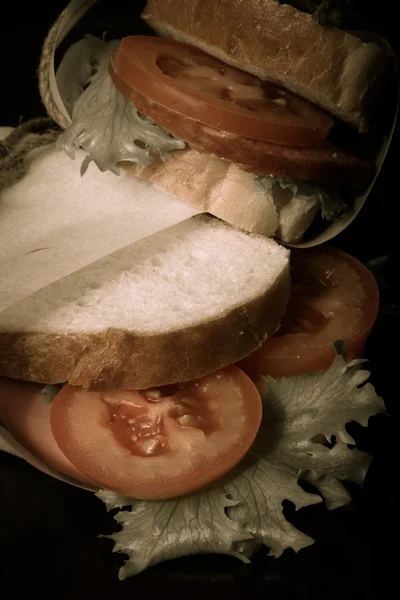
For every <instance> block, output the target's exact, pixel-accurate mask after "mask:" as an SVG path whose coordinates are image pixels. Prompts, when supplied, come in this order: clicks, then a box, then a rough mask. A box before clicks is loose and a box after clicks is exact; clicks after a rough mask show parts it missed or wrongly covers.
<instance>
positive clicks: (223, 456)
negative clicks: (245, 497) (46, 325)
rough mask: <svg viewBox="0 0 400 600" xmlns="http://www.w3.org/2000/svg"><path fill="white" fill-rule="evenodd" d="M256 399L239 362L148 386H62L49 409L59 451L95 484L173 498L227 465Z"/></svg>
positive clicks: (243, 447)
mask: <svg viewBox="0 0 400 600" xmlns="http://www.w3.org/2000/svg"><path fill="white" fill-rule="evenodd" d="M261 416H262V405H261V398H260V395H259V393H258V391H257V389H256V387H255V385H254V384H253V382H252V381H251V380H250V379H249V378H248V377H247V376H246V375H245V374H244V373H243V372H242V371H241V370H240V369H238V368H237V367H234V366H232V367H228V368H226V369H223V370H221V371H219V372H217V373H214V374H212V375H208V376H206V377H203V378H201V379H198V380H196V381H192V382H189V383H184V384H179V385H176V386H168V387H165V388H158V389H154V390H147V391H146V392H136V391H104V392H98V391H87V390H84V389H83V388H77V387H73V386H70V385H66V386H65V387H64V388H63V389H62V390H61V391H60V393H59V394H58V395H57V397H56V398H55V400H54V401H53V403H52V408H51V416H50V420H51V427H52V431H53V435H54V438H55V440H56V441H57V443H58V445H59V446H60V448H61V450H62V452H63V453H64V454H65V455H66V456H67V457H68V458H69V460H70V461H71V462H72V463H73V464H74V465H75V466H76V468H77V469H79V470H81V471H83V472H84V473H86V474H87V475H88V476H89V477H90V478H92V479H94V480H95V481H97V482H98V484H99V485H101V486H103V487H105V488H107V489H110V490H113V491H115V492H117V493H120V494H123V495H126V496H129V497H131V498H145V499H147V498H150V499H151V498H172V497H175V496H179V495H182V494H186V493H188V492H191V491H193V490H196V489H198V488H200V487H202V486H204V485H206V484H208V483H210V482H212V481H214V480H216V479H218V478H219V477H221V476H222V475H223V474H224V473H226V472H227V471H229V470H230V469H231V468H232V467H233V466H234V465H235V464H236V463H238V462H239V460H240V459H241V458H242V457H243V456H244V455H245V454H246V452H247V450H248V449H249V447H250V446H251V444H252V443H253V440H254V438H255V436H256V434H257V431H258V428H259V426H260V422H261Z"/></svg>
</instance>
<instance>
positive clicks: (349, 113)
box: [142, 0, 387, 131]
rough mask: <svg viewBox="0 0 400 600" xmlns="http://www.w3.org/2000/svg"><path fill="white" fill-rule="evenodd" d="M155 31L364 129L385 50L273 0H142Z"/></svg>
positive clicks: (376, 94) (148, 19)
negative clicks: (193, 46) (190, 45)
mask: <svg viewBox="0 0 400 600" xmlns="http://www.w3.org/2000/svg"><path fill="white" fill-rule="evenodd" d="M142 18H143V19H144V20H145V21H146V22H147V23H148V24H149V25H150V26H151V27H152V28H153V29H154V30H155V31H156V32H157V33H158V34H160V35H163V36H166V37H172V38H174V39H176V40H178V41H182V42H186V43H189V44H192V45H195V46H197V47H199V48H201V49H202V50H204V51H205V52H208V53H209V54H212V55H213V56H216V57H217V58H219V59H221V60H223V61H225V62H226V63H228V64H231V65H233V66H235V67H238V68H241V69H243V70H245V71H248V72H249V73H253V74H254V75H257V76H258V77H260V78H261V79H263V80H268V81H272V82H274V83H277V84H280V85H283V86H284V87H286V88H287V89H289V90H291V91H292V92H294V93H296V94H299V95H300V96H302V97H304V98H306V99H308V100H310V101H311V102H314V103H315V104H318V105H319V106H320V107H322V108H324V109H325V110H327V111H328V112H329V113H330V114H332V115H334V116H336V117H338V118H340V119H342V120H343V121H345V122H346V123H348V124H349V125H351V126H353V127H356V128H358V129H359V130H360V131H366V130H367V129H368V123H369V121H370V118H371V114H372V112H373V109H374V106H375V104H376V101H377V99H378V94H379V89H380V84H381V80H382V77H383V73H384V71H385V67H386V65H387V55H386V53H385V51H384V50H382V49H381V48H380V47H379V46H378V45H377V44H376V43H374V42H370V43H364V42H362V41H361V40H360V39H358V38H357V37H355V36H353V35H350V34H349V33H346V32H344V31H341V30H339V29H335V28H327V27H322V26H320V25H318V24H317V23H315V21H314V20H313V19H312V17H311V15H308V14H306V13H303V12H300V11H298V10H297V9H295V8H293V7H292V6H290V5H287V4H283V5H281V4H280V3H279V2H278V1H277V0H246V2H243V1H242V0H148V2H147V7H146V8H145V10H144V11H143V13H142Z"/></svg>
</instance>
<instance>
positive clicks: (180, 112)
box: [41, 0, 391, 244]
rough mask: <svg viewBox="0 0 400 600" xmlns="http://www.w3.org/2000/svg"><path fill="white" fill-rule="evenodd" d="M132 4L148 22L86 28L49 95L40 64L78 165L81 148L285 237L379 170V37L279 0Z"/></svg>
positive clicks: (325, 219) (383, 57)
mask: <svg viewBox="0 0 400 600" xmlns="http://www.w3.org/2000/svg"><path fill="white" fill-rule="evenodd" d="M142 18H143V19H144V21H145V22H146V23H147V24H148V25H149V26H150V27H151V28H152V31H151V33H152V35H139V36H138V35H135V36H132V35H131V36H129V35H128V36H126V37H125V38H124V39H123V40H122V41H120V40H111V41H110V42H106V41H104V40H101V39H98V38H95V37H93V36H87V37H85V38H84V39H83V40H80V41H79V42H77V43H75V44H73V45H72V46H71V47H70V48H69V49H68V50H67V52H66V53H65V55H64V57H63V59H62V61H61V63H60V65H59V67H58V69H57V76H56V81H57V86H58V90H59V97H60V101H59V102H58V105H57V99H56V98H50V100H49V94H50V92H49V87H48V86H49V83H48V81H47V79H46V69H45V66H46V65H44V64H43V68H42V70H41V72H42V80H41V89H42V95H43V97H44V98H45V101H46V104H47V106H48V108H49V114H50V115H51V116H52V117H53V118H54V119H55V120H56V121H57V122H58V123H59V124H60V125H61V126H62V127H63V128H65V129H66V130H65V132H64V133H63V135H62V136H61V137H60V140H59V147H60V148H63V149H64V150H66V152H67V153H68V154H69V155H70V156H71V157H73V156H74V152H75V150H76V149H77V148H81V149H84V150H85V152H86V153H87V156H86V158H85V160H84V162H83V165H82V172H84V171H85V168H86V166H87V164H88V162H89V161H91V160H93V161H95V162H96V164H97V166H98V167H99V168H100V170H102V171H103V170H108V169H110V170H112V171H114V172H119V170H120V169H121V167H122V168H129V169H131V170H132V172H133V173H134V174H135V175H136V176H137V177H139V178H144V179H147V180H151V181H153V182H154V183H155V184H156V185H157V186H159V187H161V188H162V189H164V190H166V191H169V192H170V193H173V194H175V195H177V196H178V197H180V198H182V199H183V200H185V201H186V202H189V203H191V204H194V205H195V206H197V207H199V208H201V209H202V210H204V211H207V212H210V213H211V214H214V215H215V216H217V217H220V218H222V219H223V220H225V221H227V222H230V223H232V224H234V225H236V226H238V227H241V228H243V229H245V230H247V231H250V232H252V233H260V234H262V235H267V236H275V237H277V238H278V239H280V240H282V241H283V242H285V243H289V244H293V243H296V242H299V241H301V240H302V239H303V238H304V235H305V233H306V232H307V230H308V229H309V227H310V225H311V224H312V223H314V228H313V229H312V230H311V233H309V236H308V238H310V237H312V236H314V237H315V236H316V235H317V232H319V231H320V229H321V226H323V225H325V228H326V226H327V224H329V223H330V222H332V221H335V220H337V219H342V220H343V219H344V217H343V215H344V214H346V215H347V216H348V215H349V213H351V212H352V210H353V209H354V206H353V202H354V199H355V198H356V197H358V196H360V195H361V194H363V193H364V192H365V191H366V190H367V189H368V188H369V186H370V184H371V183H372V182H373V180H374V178H375V175H376V172H377V165H376V159H377V154H378V150H379V143H377V138H376V131H375V129H376V128H375V126H374V124H373V123H372V126H371V121H372V117H373V116H375V118H376V115H374V109H375V108H376V105H377V102H378V99H379V97H380V96H382V95H384V92H385V90H386V86H385V84H387V81H388V75H389V73H390V69H389V66H390V58H391V57H390V53H389V51H388V49H387V47H385V46H384V45H382V42H381V43H380V44H378V43H376V41H369V42H365V41H362V39H360V38H359V37H355V36H354V35H351V34H349V33H346V32H344V31H341V30H338V29H334V28H326V27H322V26H320V25H318V24H317V23H316V22H315V21H314V20H313V18H312V17H311V15H308V14H306V13H303V12H300V11H298V10H296V9H295V8H294V7H292V6H289V5H287V4H284V5H281V4H280V3H279V2H278V1H277V0H265V1H264V2H249V3H246V8H245V9H244V8H243V3H242V2H240V1H239V0H238V1H237V2H236V1H234V2H231V1H230V0H229V1H228V0H218V1H217V2H216V1H214V0H209V1H206V2H204V1H197V2H193V1H192V0H187V2H186V3H185V2H184V3H183V4H182V3H181V2H177V1H176V0H175V1H174V0H171V1H167V2H164V1H158V0H152V1H149V2H147V5H146V7H145V9H144V11H143V13H142ZM221 20H222V22H223V25H222V26H221ZM277 32H279V36H278V37H277ZM155 34H157V35H155ZM50 42H52V43H53V42H54V35H50V36H49V38H48V43H50ZM317 49H318V51H317ZM49 55H51V52H50V49H49V48H48V49H47V51H46V52H45V53H44V56H46V57H48V56H49ZM110 110H111V111H112V114H113V118H112V119H109V118H108V116H109V114H110ZM382 110H385V109H384V108H382V109H381V111H379V112H382ZM60 111H61V112H60ZM378 120H379V119H378ZM371 129H372V132H370V133H369V134H368V131H369V130H371ZM357 132H358V133H357ZM371 139H372V140H373V141H372V148H371ZM317 214H319V217H318V218H317V219H316V216H317ZM320 217H322V218H320ZM321 224H322V225H321ZM318 226H319V229H318ZM305 239H307V238H305Z"/></svg>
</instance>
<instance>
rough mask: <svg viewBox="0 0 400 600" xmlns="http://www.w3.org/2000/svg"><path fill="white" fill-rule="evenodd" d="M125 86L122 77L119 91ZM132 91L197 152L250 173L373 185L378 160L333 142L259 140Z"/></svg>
mask: <svg viewBox="0 0 400 600" xmlns="http://www.w3.org/2000/svg"><path fill="white" fill-rule="evenodd" d="M113 77H114V81H116V80H117V78H118V76H117V75H115V74H114V76H113ZM123 88H124V84H123V82H122V81H121V82H120V85H118V89H123ZM126 94H127V95H129V98H130V100H131V102H132V103H133V104H134V105H135V107H136V108H137V109H138V110H139V111H140V112H142V113H143V114H145V115H147V116H148V117H149V118H150V119H152V121H154V122H155V123H157V124H159V125H162V126H163V127H165V129H166V130H167V131H169V132H170V133H173V134H174V135H177V136H178V137H180V138H182V139H183V140H185V141H186V142H188V144H190V146H191V147H192V148H194V149H195V150H198V151H199V152H205V153H207V154H215V156H218V157H219V158H222V159H226V160H230V161H231V162H233V163H235V164H237V165H238V166H239V167H240V168H241V169H243V170H244V171H250V172H252V173H257V174H258V175H274V176H276V177H284V178H285V179H304V180H309V181H318V182H321V183H330V184H333V185H335V186H346V187H351V188H365V187H367V186H368V185H369V184H370V183H371V180H372V179H373V177H374V175H375V172H376V165H375V164H374V163H373V161H369V160H363V159H361V158H359V157H358V156H353V155H351V154H349V153H348V152H346V151H344V150H341V149H340V148H336V147H335V146H333V145H332V144H330V143H328V142H325V143H324V144H322V145H321V146H308V147H306V148H305V147H304V146H297V147H296V146H282V145H278V144H271V143H270V142H264V141H260V140H254V139H250V138H246V137H243V136H240V135H236V134H234V133H228V132H226V131H221V130H219V129H215V128H212V127H209V126H208V125H203V124H202V123H199V122H198V121H196V120H195V119H191V118H189V117H182V116H181V115H179V114H178V113H176V112H174V111H172V110H169V109H167V108H165V107H163V106H162V105H161V104H158V103H157V102H154V101H153V100H149V99H148V98H146V97H145V96H143V95H142V94H138V93H137V92H135V91H134V90H130V91H129V90H127V91H126Z"/></svg>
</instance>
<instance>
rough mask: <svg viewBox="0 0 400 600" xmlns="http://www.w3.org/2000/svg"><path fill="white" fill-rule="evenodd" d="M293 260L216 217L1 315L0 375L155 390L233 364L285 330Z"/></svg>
mask: <svg viewBox="0 0 400 600" xmlns="http://www.w3.org/2000/svg"><path fill="white" fill-rule="evenodd" d="M289 293H290V269H289V252H288V250H286V249H285V248H283V247H281V246H279V245H278V244H277V243H275V242H274V241H272V240H270V239H267V238H264V237H261V236H253V235H250V234H247V233H244V232H241V231H238V230H236V229H234V228H232V227H230V226H229V225H226V224H225V223H223V222H222V221H220V220H218V219H215V218H213V217H210V216H206V215H199V216H196V217H192V218H191V219H188V220H186V221H184V222H182V223H179V224H178V225H175V226H173V227H170V228H168V229H165V230H163V231H161V232H159V233H156V234H154V235H152V236H149V237H147V238H145V239H142V240H140V241H139V242H136V243H135V244H133V245H131V246H129V247H126V248H124V249H123V250H120V251H118V252H116V253H114V254H113V255H109V256H107V257H105V258H103V259H101V260H98V261H97V262H96V263H94V264H92V265H90V266H88V267H85V268H84V269H81V270H80V271H77V272H75V273H73V274H72V275H69V276H68V277H65V278H63V279H61V280H59V281H57V282H55V283H53V284H52V285H50V286H47V287H45V288H42V289H41V290H40V291H39V292H36V293H35V294H33V295H32V296H30V297H29V298H27V299H24V300H22V301H20V302H18V303H16V304H14V305H13V306H11V307H10V308H8V309H7V310H5V311H3V312H2V313H1V314H0V374H1V375H3V376H6V377H11V378H15V379H24V380H30V381H37V382H42V383H61V382H66V381H68V382H69V383H71V384H73V385H81V386H84V387H86V388H100V389H104V388H107V389H129V388H130V389H146V388H149V387H154V386H161V385H166V384H170V383H176V382H180V381H187V380H190V379H194V378H197V377H200V376H202V375H205V374H207V373H210V372H213V371H216V370H218V369H220V368H222V367H224V366H226V365H229V364H232V363H234V362H236V361H238V360H240V359H241V358H243V357H245V356H246V355H248V354H249V353H251V352H252V351H254V350H255V349H257V348H258V347H259V346H260V345H261V344H262V342H263V341H264V340H265V339H266V337H268V336H270V335H272V334H273V333H274V332H275V331H276V330H277V328H278V326H279V323H280V319H281V317H282V315H283V313H284V311H285V308H286V304H287V302H288V299H289Z"/></svg>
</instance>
